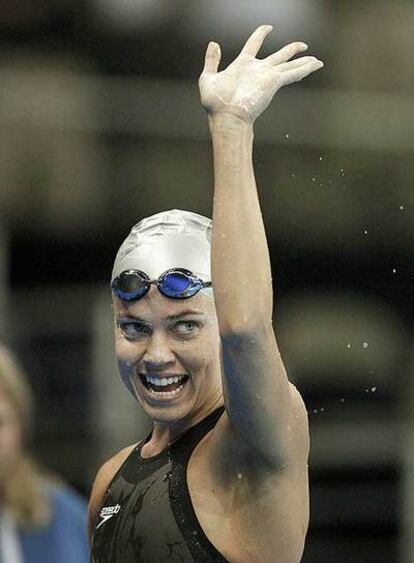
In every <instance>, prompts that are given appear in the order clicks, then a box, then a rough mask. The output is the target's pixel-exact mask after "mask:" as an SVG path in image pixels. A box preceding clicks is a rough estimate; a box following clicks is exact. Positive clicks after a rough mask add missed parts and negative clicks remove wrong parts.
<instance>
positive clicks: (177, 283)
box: [90, 26, 323, 563]
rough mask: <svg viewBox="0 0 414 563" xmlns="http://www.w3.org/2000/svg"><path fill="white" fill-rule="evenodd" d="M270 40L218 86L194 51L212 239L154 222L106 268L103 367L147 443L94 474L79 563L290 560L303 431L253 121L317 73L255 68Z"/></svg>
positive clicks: (200, 224)
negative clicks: (260, 189) (132, 403)
mask: <svg viewBox="0 0 414 563" xmlns="http://www.w3.org/2000/svg"><path fill="white" fill-rule="evenodd" d="M271 29H272V27H271V26H260V27H259V28H257V29H256V30H255V32H254V33H253V34H252V35H251V36H250V38H249V39H248V40H247V42H246V44H245V45H244V47H243V49H242V51H241V53H240V55H239V56H238V57H237V58H236V59H235V60H234V61H233V63H231V64H230V65H229V66H228V67H227V68H226V69H225V70H223V71H221V72H218V66H219V63H220V47H219V45H218V44H217V43H213V42H210V43H209V45H208V48H207V52H206V58H205V66H204V70H203V72H202V74H201V77H200V82H199V84H200V91H201V101H202V105H203V107H204V108H205V109H206V111H207V113H208V119H209V127H210V132H211V137H212V145H213V162H214V201H213V221H212V225H211V222H210V220H209V219H207V218H205V217H202V216H200V215H197V214H195V213H192V212H188V211H180V210H171V211H166V212H161V213H157V214H156V215H153V216H151V217H147V218H145V219H143V220H142V221H141V222H139V223H138V224H137V225H135V227H133V229H132V231H131V233H130V235H129V236H128V237H127V239H126V240H125V241H124V243H123V245H122V246H121V248H120V250H119V251H118V254H117V257H116V259H115V264H114V269H113V273H112V291H113V306H114V314H115V345H116V354H117V360H118V365H119V368H120V373H121V377H122V379H123V381H124V383H125V384H126V386H127V388H128V389H129V391H130V392H131V393H132V395H133V396H134V397H135V398H136V399H137V400H138V401H139V403H140V404H141V406H142V408H143V409H144V410H145V412H146V413H147V414H148V415H149V416H150V417H151V419H152V421H153V429H152V431H151V432H150V434H149V435H148V436H147V437H146V439H144V440H142V441H141V442H139V443H138V444H137V445H132V446H129V447H127V448H125V449H124V450H122V451H121V452H120V453H118V454H117V455H116V456H114V457H113V458H112V459H110V460H109V461H108V462H106V463H105V464H104V465H103V466H102V468H101V469H100V470H99V472H98V475H97V477H96V480H95V483H94V486H93V490H92V494H91V500H90V531H91V535H92V557H93V561H94V563H133V562H134V563H136V562H138V561H142V562H146V563H155V562H157V563H161V562H163V561H177V562H178V561H180V562H191V561H200V562H201V561H202V562H204V563H207V562H213V561H215V562H225V561H232V562H233V561H234V562H235V561H237V562H240V563H242V562H248V561H249V562H253V561H254V562H257V563H265V562H267V563H298V561H300V559H301V556H302V553H303V549H304V542H305V536H306V531H307V528H308V520H309V500H308V471H307V470H308V467H307V459H308V453H309V432H308V421H307V413H306V408H305V406H304V403H303V401H302V399H301V396H300V394H299V392H298V391H297V390H296V388H295V387H294V386H293V385H292V384H291V383H290V382H289V380H288V378H287V374H286V371H285V368H284V365H283V362H282V360H281V357H280V353H279V350H278V346H277V343H276V339H275V335H274V331H273V325H272V309H273V301H272V296H273V293H272V280H271V269H270V260H269V254H268V248H267V241H266V236H265V231H264V225H263V219H262V215H261V210H260V206H259V201H258V197H257V188H256V183H255V178H254V170H253V161H252V150H253V123H254V121H255V119H256V117H258V116H259V115H260V114H261V113H262V111H263V110H264V109H265V108H266V107H267V106H268V104H269V103H270V101H271V100H272V98H273V95H274V94H275V92H276V91H277V90H278V89H279V88H281V87H282V86H284V85H287V84H290V83H293V82H296V81H299V80H301V79H302V78H304V77H305V76H307V75H309V74H310V73H312V72H314V71H316V70H317V69H319V68H321V67H322V66H323V64H322V63H321V61H319V60H317V59H316V58H315V57H306V56H305V57H300V58H297V59H292V57H294V56H295V55H297V54H299V53H301V52H303V51H305V50H306V49H307V45H305V44H304V43H301V42H295V43H292V44H290V45H287V46H286V47H284V48H282V49H280V50H279V51H277V52H276V53H274V54H272V55H270V56H269V57H267V58H265V59H263V60H259V59H257V58H256V55H257V53H258V51H259V49H260V47H261V45H262V43H263V41H264V39H265V37H266V36H267V34H268V33H269V32H270V31H271ZM211 230H212V235H211ZM210 240H211V252H210ZM210 258H211V267H210ZM210 276H211V277H210ZM212 292H214V294H213V293H212ZM213 296H214V298H213Z"/></svg>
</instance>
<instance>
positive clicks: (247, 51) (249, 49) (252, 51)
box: [240, 25, 273, 57]
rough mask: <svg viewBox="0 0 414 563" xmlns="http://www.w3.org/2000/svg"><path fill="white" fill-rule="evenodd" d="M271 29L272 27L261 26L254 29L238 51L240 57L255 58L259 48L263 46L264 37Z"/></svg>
mask: <svg viewBox="0 0 414 563" xmlns="http://www.w3.org/2000/svg"><path fill="white" fill-rule="evenodd" d="M272 29H273V26H272V25H261V26H260V27H258V28H257V29H255V30H254V31H253V33H252V34H251V35H250V37H249V39H248V40H247V41H246V43H245V44H244V47H243V49H242V50H241V51H240V55H251V56H252V57H255V56H256V55H257V53H258V52H259V49H260V47H261V46H262V45H263V41H264V39H265V37H266V35H268V34H269V33H270V32H271V31H272Z"/></svg>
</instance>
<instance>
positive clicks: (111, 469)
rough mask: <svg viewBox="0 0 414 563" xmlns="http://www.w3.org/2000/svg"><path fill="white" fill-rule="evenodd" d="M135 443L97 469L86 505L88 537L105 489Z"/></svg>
mask: <svg viewBox="0 0 414 563" xmlns="http://www.w3.org/2000/svg"><path fill="white" fill-rule="evenodd" d="M136 445H137V444H133V445H132V446H128V447H126V448H124V449H123V450H121V451H120V452H118V453H117V454H116V455H114V456H113V457H111V458H110V459H108V460H107V461H106V462H105V463H104V464H103V465H102V466H101V467H100V469H99V470H98V472H97V474H96V477H95V481H94V483H93V486H92V492H91V496H90V499H89V506H88V530H89V536H90V537H91V535H92V530H93V524H94V522H95V519H96V517H97V515H98V512H99V510H100V508H101V505H102V502H103V500H104V496H105V493H106V490H107V488H108V487H109V485H110V483H111V481H112V479H113V478H114V477H115V475H116V473H117V472H118V471H119V469H120V468H121V466H122V464H123V463H124V462H125V461H126V459H127V458H128V456H129V455H130V454H131V452H132V451H133V450H134V448H135V447H136Z"/></svg>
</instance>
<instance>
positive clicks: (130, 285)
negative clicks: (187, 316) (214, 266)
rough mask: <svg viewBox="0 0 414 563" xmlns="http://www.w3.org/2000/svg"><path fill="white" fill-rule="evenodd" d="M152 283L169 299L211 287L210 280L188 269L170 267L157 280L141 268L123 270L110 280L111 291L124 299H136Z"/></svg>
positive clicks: (179, 297) (139, 297) (193, 293)
mask: <svg viewBox="0 0 414 563" xmlns="http://www.w3.org/2000/svg"><path fill="white" fill-rule="evenodd" d="M152 284H155V285H156V286H157V287H158V289H159V291H160V292H161V293H162V294H163V295H165V296H166V297H170V298H171V299H188V298H189V297H192V296H193V295H195V294H196V293H198V292H199V291H200V289H202V288H204V287H211V282H204V281H203V280H201V279H200V278H197V277H196V276H195V275H194V274H193V273H192V272H190V270H185V269H184V268H172V269H170V270H167V271H166V272H164V273H163V274H161V275H160V277H159V278H158V279H157V280H150V278H149V277H148V276H147V274H146V273H145V272H142V271H141V270H125V271H124V272H122V273H121V274H119V276H118V277H116V278H115V279H114V281H113V282H112V291H113V292H114V294H115V295H116V296H117V297H120V298H121V299H123V300H124V301H137V300H138V299H141V298H142V297H144V295H146V294H147V293H148V291H149V290H150V287H151V285H152Z"/></svg>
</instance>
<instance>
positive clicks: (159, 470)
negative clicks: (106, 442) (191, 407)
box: [91, 407, 228, 563]
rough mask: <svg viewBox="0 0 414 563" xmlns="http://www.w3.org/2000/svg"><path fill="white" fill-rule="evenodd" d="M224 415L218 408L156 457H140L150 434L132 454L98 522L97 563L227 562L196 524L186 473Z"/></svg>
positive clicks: (108, 494)
mask: <svg viewBox="0 0 414 563" xmlns="http://www.w3.org/2000/svg"><path fill="white" fill-rule="evenodd" d="M223 411H224V407H219V408H218V409H216V410H215V411H213V412H212V413H210V414H209V415H208V416H207V417H206V418H204V419H203V420H201V421H200V422H199V423H198V424H196V425H195V426H193V427H192V428H190V429H189V430H188V431H187V432H186V433H185V434H183V435H182V436H181V437H180V438H178V440H177V441H176V442H174V443H173V444H171V445H170V446H169V447H168V448H166V449H165V450H164V451H162V452H161V453H159V454H157V455H155V456H153V457H150V458H147V459H145V458H142V457H141V449H142V447H143V445H144V444H145V443H146V442H148V440H149V438H150V436H151V434H150V435H149V436H148V437H147V438H146V440H144V441H143V442H141V443H140V444H138V446H137V447H136V448H135V449H134V450H133V451H132V452H131V454H130V455H129V456H128V458H127V459H126V461H125V462H124V463H123V465H122V466H121V468H120V469H119V471H118V472H117V473H116V475H115V477H114V478H113V480H112V482H111V484H110V485H109V487H108V489H107V491H106V494H105V498H104V502H103V504H102V508H101V511H100V514H99V518H97V522H96V523H95V528H94V534H93V540H92V559H91V561H93V563H139V562H144V563H163V562H166V561H168V562H171V563H175V562H177V563H193V562H197V563H228V561H227V559H225V558H224V557H223V555H222V554H221V553H220V552H219V551H218V550H217V549H216V548H215V547H214V545H213V544H212V543H211V542H210V540H209V539H208V538H207V536H206V535H205V533H204V531H203V529H202V528H201V526H200V523H199V522H198V520H197V516H196V514H195V512H194V508H193V505H192V502H191V498H190V493H189V490H188V484H187V475H186V471H187V465H188V461H189V459H190V456H191V454H192V452H193V450H194V448H195V447H196V446H197V444H198V443H199V442H200V441H201V439H202V438H203V437H204V436H205V435H206V434H207V432H209V431H210V430H211V429H212V428H213V427H214V426H215V424H216V423H217V421H218V419H219V418H220V416H221V414H222V413H223Z"/></svg>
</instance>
